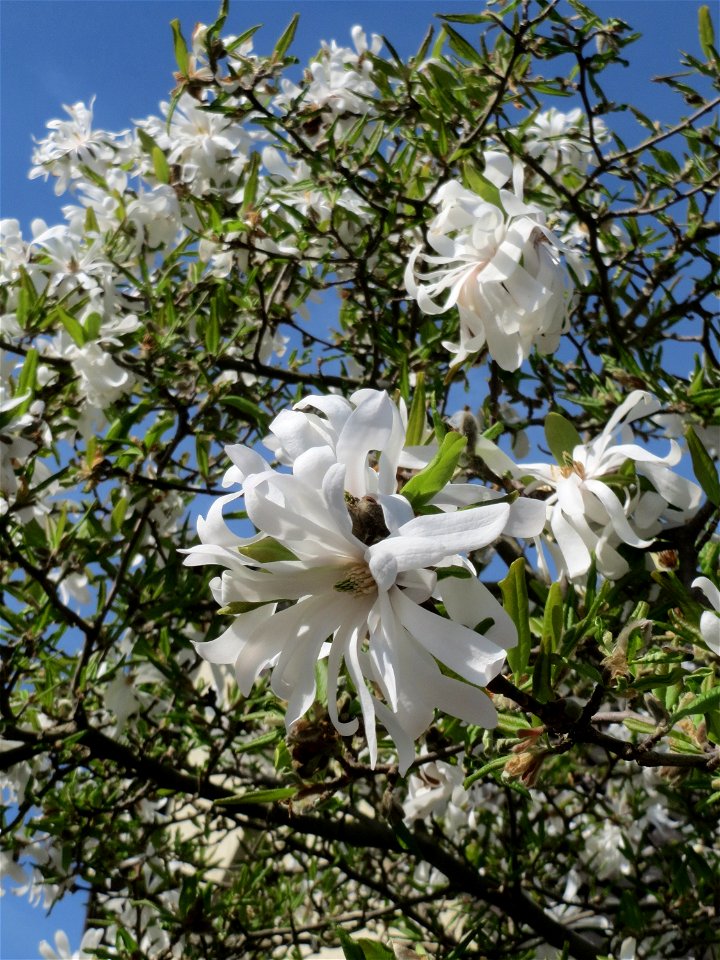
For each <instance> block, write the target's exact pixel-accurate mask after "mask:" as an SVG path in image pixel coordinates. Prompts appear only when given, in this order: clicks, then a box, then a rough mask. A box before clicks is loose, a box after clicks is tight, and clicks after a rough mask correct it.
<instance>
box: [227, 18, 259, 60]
mask: <svg viewBox="0 0 720 960" xmlns="http://www.w3.org/2000/svg"><path fill="white" fill-rule="evenodd" d="M261 26H262V24H261V23H256V24H255V26H254V27H250V28H249V29H248V30H245V32H244V33H241V34H240V36H238V37H235V39H234V40H233V42H232V43H229V44H228V45H227V47H226V48H225V49H226V50H227V52H228V53H233V51H235V50H237V48H238V47H241V46H242V45H243V44H244V43H247V41H248V40H250V39H251V37H253V36H255V34H256V33H257V32H258V30H259V29H260V27H261Z"/></svg>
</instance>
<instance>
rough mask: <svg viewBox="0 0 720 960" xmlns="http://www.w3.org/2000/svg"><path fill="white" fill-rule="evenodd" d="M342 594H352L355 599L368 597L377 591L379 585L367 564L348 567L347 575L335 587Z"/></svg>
mask: <svg viewBox="0 0 720 960" xmlns="http://www.w3.org/2000/svg"><path fill="white" fill-rule="evenodd" d="M333 589H334V590H339V591H340V593H351V594H352V595H353V596H354V597H366V596H367V595H368V594H369V593H372V592H373V591H374V590H377V584H376V583H375V580H374V578H373V575H372V574H371V573H370V569H369V567H368V565H367V564H366V563H356V564H354V565H353V566H352V567H348V569H347V573H346V575H345V576H344V577H343V579H342V580H338V582H337V583H336V584H334V585H333Z"/></svg>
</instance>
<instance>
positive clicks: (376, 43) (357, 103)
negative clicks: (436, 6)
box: [275, 26, 383, 139]
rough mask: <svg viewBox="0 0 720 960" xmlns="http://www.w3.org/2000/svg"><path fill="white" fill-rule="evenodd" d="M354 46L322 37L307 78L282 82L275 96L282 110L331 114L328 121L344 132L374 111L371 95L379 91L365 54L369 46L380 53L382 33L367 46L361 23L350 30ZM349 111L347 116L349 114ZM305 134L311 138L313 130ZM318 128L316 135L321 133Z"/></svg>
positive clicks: (372, 51)
mask: <svg viewBox="0 0 720 960" xmlns="http://www.w3.org/2000/svg"><path fill="white" fill-rule="evenodd" d="M351 35H352V38H353V43H354V44H355V49H354V50H352V49H351V48H350V47H340V46H338V45H337V43H336V42H335V41H334V40H332V41H331V42H330V43H327V42H326V41H324V40H323V42H322V45H321V48H320V52H319V53H318V55H317V58H316V59H315V60H313V61H312V63H310V65H309V67H308V70H307V75H306V82H305V84H304V85H303V86H302V87H299V86H297V85H296V84H294V83H293V82H292V81H290V80H288V79H287V78H283V79H282V80H281V82H280V84H281V92H280V94H279V95H278V96H277V97H276V98H275V103H276V104H277V106H279V107H281V108H282V109H283V110H292V111H293V112H294V111H296V110H298V109H300V110H308V111H311V112H313V111H316V110H322V111H324V112H326V113H328V114H329V117H328V119H329V121H330V122H336V123H337V125H336V128H335V129H336V131H337V133H338V134H340V135H342V133H344V132H345V131H347V130H349V129H350V127H351V126H352V123H353V122H354V121H355V119H356V117H357V116H358V115H362V114H367V113H370V112H371V109H372V104H371V103H370V102H369V100H370V98H372V97H374V96H376V95H377V87H376V86H375V83H374V81H373V80H372V77H371V73H372V64H371V62H370V61H369V60H368V59H367V58H366V57H365V54H366V53H367V51H368V50H370V52H371V53H373V54H377V53H379V52H380V49H381V47H382V45H383V43H382V37H380V36H378V35H377V34H375V33H374V34H373V35H372V38H371V41H370V46H369V47H368V42H367V36H366V34H365V32H364V30H363V29H362V27H360V26H354V27H353V28H352V31H351ZM346 115H348V116H346ZM306 134H307V135H308V136H309V137H310V138H311V139H312V136H313V133H311V132H310V131H309V130H308V131H306ZM320 135H321V132H320V130H318V131H317V132H316V133H315V136H320Z"/></svg>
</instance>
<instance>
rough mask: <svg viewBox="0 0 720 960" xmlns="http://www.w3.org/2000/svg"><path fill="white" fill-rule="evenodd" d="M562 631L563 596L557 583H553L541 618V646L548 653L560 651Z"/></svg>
mask: <svg viewBox="0 0 720 960" xmlns="http://www.w3.org/2000/svg"><path fill="white" fill-rule="evenodd" d="M562 629H563V596H562V588H561V587H560V584H559V583H553V585H552V586H551V587H550V590H549V592H548V598H547V602H546V603H545V614H544V616H543V632H542V646H543V650H546V651H547V652H548V653H555V652H556V651H557V650H559V649H560V640H561V638H562Z"/></svg>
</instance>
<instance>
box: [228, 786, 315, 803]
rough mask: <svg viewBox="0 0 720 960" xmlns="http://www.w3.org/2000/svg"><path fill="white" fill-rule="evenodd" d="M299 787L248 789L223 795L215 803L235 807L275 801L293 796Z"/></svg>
mask: <svg viewBox="0 0 720 960" xmlns="http://www.w3.org/2000/svg"><path fill="white" fill-rule="evenodd" d="M299 789H300V788H299V787H271V788H269V789H267V790H249V791H248V792H247V793H238V794H235V796H232V797H223V799H222V800H216V801H215V803H216V804H218V805H220V806H223V807H237V806H242V804H244V803H277V801H278V800H289V799H290V798H291V797H294V796H295V794H296V793H297V792H298V790H299Z"/></svg>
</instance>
